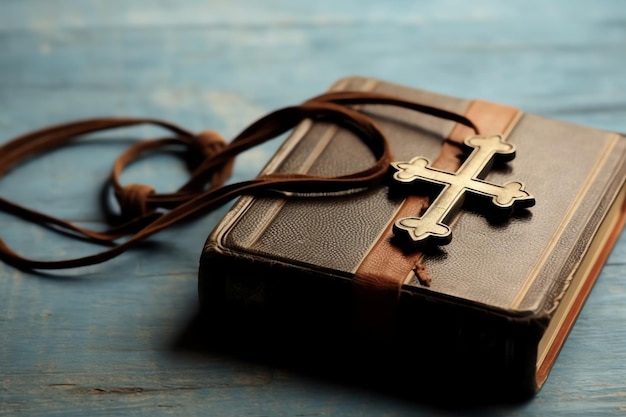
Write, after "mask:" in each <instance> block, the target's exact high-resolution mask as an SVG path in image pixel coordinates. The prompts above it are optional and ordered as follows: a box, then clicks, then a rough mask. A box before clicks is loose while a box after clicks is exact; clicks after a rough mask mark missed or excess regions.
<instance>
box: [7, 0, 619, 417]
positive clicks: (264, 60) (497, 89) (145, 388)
mask: <svg viewBox="0 0 626 417" xmlns="http://www.w3.org/2000/svg"><path fill="white" fill-rule="evenodd" d="M0 10H1V11H0V52H1V53H0V140H2V141H4V140H8V139H9V138H11V137H13V136H15V135H18V134H20V133H23V132H25V131H28V130H32V129H35V128H38V127H41V126H43V125H47V124H50V123H57V122H62V121H68V120H74V119H78V118H83V117H90V116H103V115H131V116H152V117H160V118H165V119H168V120H171V121H173V122H175V123H178V124H181V125H184V126H187V127H189V128H190V129H195V130H201V129H204V128H212V129H216V130H218V131H220V132H222V133H223V134H224V135H225V136H226V137H232V136H233V135H235V134H236V133H237V132H238V131H239V130H240V129H242V128H243V127H245V125H247V124H248V123H249V122H251V121H253V120H254V119H255V118H257V117H259V116H261V115H262V114H264V113H265V112H267V111H269V110H271V109H274V108H277V107H280V106H284V105H288V104H292V103H297V102H300V101H303V100H304V99H306V98H308V97H309V96H312V95H314V94H317V93H320V92H321V91H323V90H325V89H326V88H327V87H328V86H329V85H330V84H331V83H332V82H333V81H335V80H336V79H338V78H340V77H344V76H348V75H366V76H372V77H377V78H383V79H386V80H389V81H394V82H398V83H404V84H407V85H411V86H414V87H418V88H425V89H429V90H433V91H437V92H441V93H445V94H450V95H455V96H461V97H466V98H482V99H486V100H491V101H496V102H500V103H505V104H510V105H513V106H518V107H521V108H523V109H524V110H527V111H532V112H537V113H541V114H544V115H546V116H549V117H556V118H560V119H564V120H569V121H573V122H576V123H580V124H586V125H591V126H595V127H600V128H604V129H610V130H616V131H622V132H626V77H624V75H623V74H624V66H625V64H626V4H625V3H623V2H620V1H618V0H615V1H609V0H603V1H593V2H590V1H583V0H575V1H571V0H559V1H552V2H545V1H539V0H526V1H509V2H499V1H495V0H491V1H487V0H476V1H472V2H464V1H461V0H445V1H438V2H427V1H418V2H410V3H409V2H403V1H400V0H393V1H385V2H380V1H378V2H374V1H364V2H352V1H348V2H337V1H329V0H322V1H316V2H293V1H288V0H268V1H265V2H263V3H262V4H261V3H260V2H255V1H251V0H242V1H239V2H226V1H216V2H205V1H200V0H179V1H172V0H168V1H159V2H150V1H147V0H136V1H127V0H124V1H122V0H107V1H104V0H100V1H92V2H83V1H79V0H56V1H49V0H22V1H19V2H17V1H14V2H4V3H3V4H2V7H1V9H0ZM158 133H159V132H158V131H153V130H148V129H136V130H128V131H124V132H120V133H115V134H108V135H101V136H98V137H94V138H90V139H87V140H85V141H84V142H81V143H80V144H78V145H76V146H72V147H69V148H66V149H63V150H60V151H58V152H55V153H53V154H51V155H48V156H46V157H43V158H38V159H36V160H34V161H32V162H31V163H28V164H27V165H25V166H23V167H21V168H19V169H18V170H16V171H14V172H12V173H11V174H10V175H9V176H8V177H7V178H6V179H5V180H3V181H2V182H0V194H2V195H3V196H7V197H10V198H14V199H16V200H18V201H20V202H22V203H23V204H26V205H30V206H33V207H36V208H39V209H46V210H49V211H50V212H52V213H53V214H55V215H58V216H63V217H65V218H68V219H71V220H75V221H80V222H84V223H87V224H94V223H97V222H99V221H101V220H102V218H103V217H102V214H101V212H100V209H99V194H98V193H99V188H100V187H101V184H102V181H103V180H104V178H105V177H106V175H107V172H108V169H109V168H108V167H109V164H110V163H111V161H112V160H113V158H114V156H115V155H116V153H117V152H118V151H119V150H121V149H122V148H123V146H124V145H125V144H127V143H128V141H129V140H132V139H136V138H138V137H148V136H153V135H157V134H158ZM109 140H111V141H109ZM277 146H278V141H276V142H275V143H270V144H268V145H265V146H263V147H261V148H259V149H256V150H253V151H250V152H248V153H246V154H245V155H243V156H242V158H241V159H240V161H239V163H238V164H237V167H236V171H235V176H234V180H241V179H244V178H249V177H251V176H254V175H255V174H256V173H257V172H258V171H259V170H260V169H261V167H262V166H263V164H264V163H265V161H266V160H267V159H268V158H269V155H271V153H273V151H274V149H276V147H277ZM184 175H185V172H184V167H183V166H181V165H180V164H179V163H177V162H176V161H175V160H174V159H172V158H171V157H168V156H165V155H163V156H159V157H155V158H149V159H147V160H145V161H143V162H141V163H139V164H137V165H136V166H133V169H132V170H131V171H130V172H128V174H127V176H126V177H125V179H126V180H128V181H131V180H133V181H134V180H141V181H145V182H148V183H150V184H153V185H155V186H156V187H157V188H159V189H167V188H168V187H171V188H174V187H175V186H176V185H177V184H179V183H180V181H182V180H183V178H184ZM555 175H558V173H555ZM223 213H224V211H223V210H222V211H220V212H217V213H215V214H214V215H211V216H207V217H206V218H203V219H200V220H198V221H196V222H193V223H189V224H186V225H183V226H181V227H178V228H176V229H172V230H170V231H167V232H165V233H163V234H160V235H158V236H156V237H155V238H154V239H152V240H151V242H152V243H150V244H148V245H146V247H145V248H142V249H138V250H135V251H132V252H131V253H127V254H125V255H123V256H122V257H120V258H119V259H116V260H114V261H111V262H109V263H107V264H104V265H101V266H96V267H92V268H86V269H82V270H75V271H67V272H57V273H54V274H51V275H48V276H44V275H41V276H40V275H33V274H25V273H23V272H20V271H17V270H15V269H13V268H11V267H8V266H6V265H4V264H0V330H1V331H2V339H1V340H0V414H1V415H11V416H18V415H28V416H44V415H45V416H52V415H63V416H73V415H77V416H78V415H81V416H82V415H93V416H98V415H150V416H159V415H194V416H195V415H211V416H244V415H246V416H304V415H307V416H309V415H310V416H312V415H320V416H322V415H341V416H364V415H368V416H369V415H371V416H380V415H386V416H405V415H406V416H408V415H411V416H416V415H419V416H429V415H466V414H477V415H481V416H482V415H494V416H500V415H516V416H544V415H561V414H564V415H584V416H588V415H623V414H624V412H625V411H626V347H625V346H626V325H625V324H624V323H626V279H625V278H624V277H626V238H625V237H624V236H622V238H621V239H620V241H619V243H618V245H617V247H616V248H615V250H614V252H613V254H612V256H611V258H610V259H609V262H608V265H607V266H606V267H605V269H604V270H603V271H602V274H601V276H600V278H599V280H598V283H597V285H596V287H595V288H594V290H593V292H592V294H591V297H590V299H589V300H588V302H587V305H586V306H585V308H584V309H583V311H582V314H581V316H580V318H579V320H578V322H577V324H576V325H575V327H574V329H573V332H572V334H571V335H570V337H569V339H568V341H567V342H566V344H565V347H564V349H563V351H562V353H561V355H560V357H559V359H558V360H557V363H556V365H555V367H554V369H553V371H552V373H551V375H550V377H549V379H548V381H547V383H546V385H545V387H544V388H543V390H542V391H541V392H540V393H539V395H538V396H537V397H536V398H535V399H533V400H532V401H531V402H529V403H527V404H522V405H515V406H501V405H494V406H487V407H486V408H484V409H480V410H465V409H463V410H449V409H444V410H442V409H439V408H434V407H432V406H429V405H427V404H425V403H424V402H422V401H413V400H411V399H406V398H398V397H396V396H393V395H389V394H383V393H381V392H379V391H375V390H369V389H366V388H363V387H358V386H354V385H349V384H342V383H340V382H337V381H333V380H329V379H324V378H318V377H312V376H310V375H307V374H304V373H299V372H297V371H294V370H289V369H284V368H280V367H275V366H272V365H269V364H265V363H258V362H251V361H245V360H243V359H241V358H238V357H236V356H232V355H228V354H226V353H224V352H219V351H213V350H207V349H197V348H196V347H197V344H198V343H200V345H201V344H202V343H201V342H202V339H203V338H205V337H206V335H201V334H198V332H199V330H200V329H198V328H197V326H195V315H196V310H197V295H196V273H197V264H198V258H199V254H200V249H201V247H202V244H203V243H204V239H205V238H206V236H207V234H208V233H209V231H210V230H211V228H212V227H213V225H214V224H215V223H216V222H217V220H218V219H219V217H220V216H221V215H222V214H223ZM0 234H2V236H3V238H6V240H7V241H8V242H9V243H10V244H12V245H13V246H14V247H15V248H16V249H17V250H19V251H20V252H22V253H24V254H32V255H33V256H39V257H62V256H64V255H67V254H69V253H72V254H75V253H79V252H80V251H87V250H91V249H92V248H89V247H87V248H85V247H83V246H82V245H75V244H72V243H70V242H69V241H67V240H66V239H63V238H61V237H58V236H54V235H52V234H50V233H48V232H46V231H44V230H41V229H39V228H35V227H31V226H28V225H24V224H23V223H21V222H19V221H17V220H15V219H14V218H11V217H9V216H6V215H2V216H0ZM194 326H195V327H194ZM416 378H419V375H416ZM451 403H453V399H451Z"/></svg>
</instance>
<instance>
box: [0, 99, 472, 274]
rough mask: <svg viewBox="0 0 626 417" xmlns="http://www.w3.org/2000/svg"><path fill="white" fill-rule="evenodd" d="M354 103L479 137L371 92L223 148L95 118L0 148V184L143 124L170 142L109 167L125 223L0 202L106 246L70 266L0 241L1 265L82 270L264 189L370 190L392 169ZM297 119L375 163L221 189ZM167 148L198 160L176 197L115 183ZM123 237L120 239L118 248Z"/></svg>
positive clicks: (136, 121) (288, 111)
mask: <svg viewBox="0 0 626 417" xmlns="http://www.w3.org/2000/svg"><path fill="white" fill-rule="evenodd" d="M358 104H383V105H393V106H399V107H404V108H408V109H412V110H415V111H418V112H422V113H426V114H430V115H433V116H435V117H442V118H445V119H449V120H454V121H456V122H458V123H461V124H463V125H465V126H467V127H469V128H471V129H473V130H474V131H475V132H477V133H478V129H477V128H476V126H474V124H473V123H472V122H471V121H470V120H469V119H467V118H465V117H464V116H461V115H458V114H455V113H451V112H448V111H446V110H443V109H439V108H435V107H431V106H426V105H423V104H420V103H415V102H412V101H408V100H404V99H401V98H398V97H394V96H390V95H385V94H379V93H373V92H338V93H327V94H323V95H321V96H318V97H315V98H313V99H310V100H308V101H306V102H304V103H303V104H301V105H299V106H291V107H286V108H283V109H280V110H277V111H274V112H272V113H269V114H268V115H266V116H265V117H263V118H261V119H259V120H258V121H256V122H254V123H252V124H251V125H250V126H248V127H247V128H246V129H245V130H244V131H243V132H241V133H240V134H239V135H237V136H236V137H235V138H234V139H233V140H232V141H231V142H230V143H228V144H227V143H226V142H225V141H224V140H223V139H222V138H221V136H219V134H217V133H216V132H213V131H204V132H201V133H199V134H194V133H192V132H190V131H188V130H186V129H183V128H181V127H179V126H176V125H175V124H172V123H168V122H165V121H162V120H157V119H147V118H99V119H89V120H82V121H78V122H72V123H66V124H61V125H57V126H51V127H47V128H44V129H41V130H37V131H33V132H31V133H28V134H25V135H23V136H20V137H17V138H14V139H12V140H10V141H8V142H6V143H5V144H3V145H2V146H0V178H1V177H2V176H4V175H5V174H6V173H7V172H8V171H10V170H11V169H13V168H15V167H16V166H17V165H18V164H19V163H21V162H23V161H24V160H26V159H28V158H32V157H35V156H37V155H39V154H42V153H45V152H47V151H50V150H52V149H55V148H58V147H60V146H63V145H66V144H68V143H70V142H71V141H73V140H76V139H78V138H79V137H81V136H83V135H86V134H89V133H93V132H98V131H103V130H109V129H116V128H124V127H130V126H136V125H143V124H150V125H155V126H159V127H161V128H163V129H165V130H167V131H169V132H170V133H171V134H172V135H173V136H172V137H167V138H159V139H151V140H146V141H142V142H137V143H135V144H134V145H132V146H131V147H129V148H128V149H127V150H126V151H125V152H123V153H122V154H121V155H120V156H119V157H118V159H117V160H116V161H115V163H114V165H113V169H112V172H111V177H110V182H111V185H112V187H113V190H114V194H115V197H116V199H117V201H118V203H119V206H120V211H121V218H122V219H124V220H125V222H124V223H123V224H121V225H118V226H116V227H112V228H110V229H108V230H105V231H96V230H91V229H87V228H83V227H80V226H78V225H76V224H73V223H70V222H68V221H65V220H62V219H58V218H55V217H52V216H49V215H46V214H44V213H41V212H38V211H35V210H31V209H29V208H26V207H23V206H20V205H19V204H16V203H13V202H11V201H8V200H6V199H4V198H2V197H0V210H2V211H5V212H8V213H12V214H14V215H16V216H18V217H21V218H22V219H24V220H26V221H29V222H33V223H37V224H40V225H43V226H46V227H48V228H51V229H53V230H55V231H58V232H60V233H64V234H67V235H70V236H73V237H76V238H78V239H83V240H87V241H90V242H94V243H100V244H105V245H109V247H107V249H105V250H103V251H102V252H99V253H96V254H93V255H89V256H84V257H79V258H73V259H63V260H36V259H30V258H27V257H24V256H22V255H20V254H18V253H16V252H15V251H13V250H12V249H11V248H10V247H8V246H7V245H6V243H5V242H4V241H3V240H2V239H0V258H1V259H2V260H3V261H4V262H6V263H8V264H11V265H13V266H15V267H18V268H22V269H27V270H40V269H64V268H75V267H82V266H87V265H92V264H97V263H101V262H104V261H106V260H109V259H111V258H114V257H115V256H117V255H119V254H121V253H123V252H124V251H125V250H127V249H128V248H130V247H132V246H133V245H136V244H137V243H139V242H140V241H142V240H144V239H146V238H147V237H149V236H151V235H153V234H155V233H157V232H159V231H160V230H163V229H165V228H167V227H170V226H172V225H174V224H176V223H178V222H180V221H181V220H184V219H186V218H189V217H192V216H197V215H200V214H202V213H206V212H209V211H211V210H214V209H216V208H218V207H220V206H222V205H223V204H225V203H227V202H228V201H230V200H232V199H234V198H236V197H238V196H241V195H243V194H254V193H259V192H264V191H270V190H272V191H278V192H297V193H299V194H307V193H314V194H318V193H335V192H340V191H346V190H358V189H362V188H367V187H370V186H372V185H374V184H377V183H379V182H380V181H382V180H383V179H384V177H385V176H386V173H387V170H388V166H389V163H390V162H391V153H390V150H389V144H388V141H387V138H386V137H385V135H384V134H383V133H382V131H381V130H380V129H379V128H378V127H377V125H376V123H375V122H374V121H373V119H371V118H370V117H368V116H367V115H366V114H364V113H361V112H358V111H356V110H354V109H352V108H350V107H349V106H350V105H358ZM304 119H313V120H323V121H326V122H331V123H335V124H337V125H339V126H341V127H343V128H346V129H349V130H351V131H352V132H354V133H355V134H356V135H357V136H358V137H359V138H361V140H363V142H364V143H365V144H366V145H367V146H368V147H369V149H370V150H371V151H372V154H373V155H374V156H375V158H376V161H375V163H374V164H373V165H372V166H370V167H369V168H367V169H365V170H363V171H359V172H355V173H352V174H348V175H342V176H336V177H320V176H313V175H302V174H269V175H262V176H258V177H256V178H254V179H251V180H248V181H243V182H239V183H235V184H228V185H225V183H226V181H227V179H228V177H229V176H230V173H231V171H232V166H233V162H234V158H235V156H236V155H238V154H239V153H241V152H243V151H245V150H247V149H250V148H252V147H254V146H256V145H259V144H261V143H264V142H266V141H268V140H270V139H272V138H275V137H276V136H278V135H280V134H282V133H285V132H287V131H289V130H291V129H293V128H294V127H295V126H296V125H297V124H298V123H300V122H301V121H303V120H304ZM172 146H183V147H185V148H187V150H188V152H187V153H186V154H185V155H186V156H185V158H186V159H187V161H188V162H193V160H196V161H197V163H196V165H195V168H194V169H193V171H192V173H191V176H190V178H189V180H188V181H187V182H186V183H185V184H183V185H182V186H181V187H180V188H179V189H178V190H177V191H175V192H173V193H157V192H156V191H155V190H154V189H153V188H152V187H150V186H149V185H145V184H129V185H122V184H121V183H120V181H119V177H120V174H121V173H122V171H123V169H124V168H125V167H126V166H127V165H128V164H129V163H130V162H132V161H133V160H135V159H137V158H138V157H139V156H140V155H141V154H143V153H145V152H149V151H154V150H156V149H161V148H167V147H172ZM122 238H125V240H124V241H122V242H117V241H118V240H120V239H122Z"/></svg>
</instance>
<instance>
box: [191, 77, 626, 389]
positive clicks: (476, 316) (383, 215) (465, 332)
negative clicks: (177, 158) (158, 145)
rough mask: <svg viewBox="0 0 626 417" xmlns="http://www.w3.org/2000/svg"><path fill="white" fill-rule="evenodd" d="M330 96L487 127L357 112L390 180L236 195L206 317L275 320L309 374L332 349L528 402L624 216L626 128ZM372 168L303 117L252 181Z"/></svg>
mask: <svg viewBox="0 0 626 417" xmlns="http://www.w3.org/2000/svg"><path fill="white" fill-rule="evenodd" d="M331 90H332V91H374V92H379V93H385V94H390V95H394V96H398V97H402V98H405V99H408V100H412V101H415V102H418V103H423V104H425V105H429V106H435V107H437V108H441V109H444V110H446V111H449V112H452V113H456V114H460V115H463V116H465V117H467V118H468V119H469V120H471V121H472V122H473V123H474V124H475V125H476V127H477V128H478V130H479V131H480V132H479V133H478V134H476V132H472V131H471V129H469V128H468V127H467V126H465V125H461V124H459V123H457V122H454V121H452V120H448V119H443V118H438V117H436V116H433V115H428V114H423V113H419V112H415V111H412V110H408V109H403V108H397V107H393V106H386V105H382V104H367V105H358V106H355V107H354V108H355V109H357V110H358V111H359V112H362V113H364V114H366V115H367V116H368V117H371V118H372V119H373V120H375V122H376V124H377V125H378V126H379V127H380V129H381V130H382V131H383V132H384V133H385V135H386V137H387V138H388V139H389V142H390V144H391V151H392V154H393V161H394V163H393V164H391V165H390V167H389V176H388V180H387V181H385V182H383V183H381V184H380V185H378V186H375V187H371V188H365V189H360V190H353V191H350V192H339V193H320V194H318V195H314V196H311V195H300V194H299V193H297V192H290V193H288V192H274V193H273V192H272V191H271V190H269V191H267V192H264V193H263V194H257V195H254V196H244V197H241V198H240V199H239V200H238V201H237V202H236V203H235V204H234V205H233V206H232V208H231V209H230V210H229V211H228V213H227V214H226V216H225V217H224V218H223V220H222V221H221V222H220V223H219V224H218V225H217V227H216V228H215V230H214V231H213V232H212V233H211V234H210V236H209V238H208V240H207V243H206V246H205V248H204V251H203V253H202V256H201V260H200V272H199V290H200V298H201V302H202V306H203V309H204V310H205V311H207V312H209V313H211V314H212V315H213V316H216V315H217V316H219V317H221V318H224V320H226V318H228V322H229V326H239V325H244V324H247V325H248V328H254V329H256V330H258V332H257V335H259V334H263V332H265V331H268V330H265V329H266V328H272V329H274V330H273V331H274V332H273V333H271V334H272V335H273V336H271V338H272V340H274V341H276V340H277V339H275V338H276V337H280V338H281V342H280V343H276V344H275V345H274V347H276V345H280V344H282V345H283V348H284V350H283V354H286V355H287V354H288V355H292V356H298V352H301V356H302V357H301V361H302V362H307V361H309V362H310V363H312V364H314V365H312V367H317V366H318V365H319V366H321V365H320V364H322V363H325V362H326V361H327V359H323V360H322V359H320V357H321V356H322V355H323V354H324V355H326V354H328V355H330V356H333V355H334V356H333V357H334V362H333V364H334V365H332V366H333V367H341V366H347V365H346V364H347V363H349V362H351V361H352V365H351V366H352V367H351V368H350V369H351V371H350V372H352V371H355V370H360V372H361V374H362V375H364V374H373V373H375V374H376V375H377V378H383V379H384V378H389V379H386V381H387V382H389V381H390V380H391V379H400V380H402V381H405V380H406V381H408V382H403V383H402V384H401V385H402V386H403V387H404V388H405V389H407V390H408V391H412V392H418V391H420V392H424V391H428V392H438V393H440V394H441V393H443V392H445V395H446V396H447V397H449V398H450V397H452V398H453V397H455V396H458V395H469V396H474V395H479V394H481V393H482V394H485V393H487V392H488V393H490V394H491V395H495V396H498V397H499V398H527V397H529V396H532V395H533V394H534V393H536V392H537V391H538V390H539V389H540V388H541V386H542V385H543V384H544V382H545V381H546V378H547V377H548V374H549V372H550V369H551V367H552V365H553V363H554V361H555V360H556V358H557V355H558V352H559V350H560V349H561V347H562V346H563V344H564V342H565V340H566V337H567V334H568V332H569V331H570V329H571V328H572V326H573V324H574V322H575V320H576V317H577V315H578V313H579V311H580V309H581V308H582V306H583V304H584V302H585V299H586V298H587V295H588V294H589V292H590V290H591V288H592V286H593V283H594V281H595V280H596V278H597V276H598V275H599V273H600V271H601V268H602V266H603V264H604V262H605V260H606V258H607V257H608V254H609V252H610V250H611V248H612V246H613V244H614V243H615V241H616V239H617V238H618V236H619V234H620V232H621V230H622V227H623V225H624V219H625V195H626V194H625V193H626V191H625V188H624V184H625V179H626V164H625V157H626V138H625V137H624V136H623V135H621V134H617V133H614V132H607V131H602V130H598V129H594V128H589V127H583V126H578V125H575V124H571V123H567V122H563V121H558V120H554V119H549V118H545V117H542V116H540V115H536V114H529V113H525V112H523V111H521V110H519V109H517V108H513V107H510V106H505V105H500V104H496V103H491V102H486V101H482V100H467V99H460V98H454V97H449V96H444V95H440V94H436V93H432V92H428V91H423V90H418V89H414V88H409V87H405V86H400V85H396V84H392V83H388V82H384V81H380V80H374V79H369V78H362V77H351V78H346V79H342V80H339V81H338V82H336V83H335V84H334V85H333V86H332V87H331ZM373 160H374V157H373V156H372V155H371V152H369V150H368V149H367V147H366V146H365V145H364V144H363V143H362V142H361V141H360V140H358V139H357V138H356V136H355V134H354V133H353V132H350V131H349V130H346V129H342V128H340V127H337V126H336V125H332V124H329V123H326V122H323V121H316V120H305V121H304V122H302V123H300V124H299V125H298V126H297V127H296V128H295V129H294V130H293V131H292V133H291V134H290V135H289V137H288V138H287V139H286V140H285V142H284V143H283V145H282V146H281V147H280V149H279V151H278V152H277V153H276V154H275V156H274V157H272V158H271V160H270V161H269V163H268V164H267V165H266V167H265V168H264V169H263V172H262V174H269V173H294V174H314V175H315V174H319V175H345V174H349V173H350V172H354V171H358V170H360V169H364V168H366V167H368V166H369V165H371V164H372V161H373ZM241 329H242V328H239V330H233V331H232V332H231V333H237V332H238V331H243V330H241ZM259 329H264V330H259ZM265 334H266V335H267V334H269V333H265ZM266 339H267V338H266ZM249 342H250V343H252V346H251V348H252V349H257V348H259V349H260V345H263V344H264V343H268V341H267V340H265V341H262V340H261V339H256V340H252V341H249ZM285 346H286V347H285ZM286 352H288V353H286ZM322 352H324V353H322ZM328 360H329V361H330V360H331V359H328ZM399 374H402V375H404V377H406V378H404V377H402V378H401V377H400V376H401V375H399ZM383 375H385V376H383Z"/></svg>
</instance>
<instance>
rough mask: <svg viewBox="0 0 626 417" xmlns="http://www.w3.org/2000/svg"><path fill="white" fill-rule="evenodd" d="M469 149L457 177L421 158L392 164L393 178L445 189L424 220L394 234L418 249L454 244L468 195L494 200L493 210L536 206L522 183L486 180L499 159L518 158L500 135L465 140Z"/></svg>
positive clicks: (401, 225) (403, 223) (404, 224)
mask: <svg viewBox="0 0 626 417" xmlns="http://www.w3.org/2000/svg"><path fill="white" fill-rule="evenodd" d="M465 145H466V146H468V147H470V148H472V152H471V153H470V155H469V156H468V157H467V159H466V160H465V162H463V164H462V165H461V167H460V168H459V169H458V170H457V171H456V172H455V173H452V172H446V171H442V170H439V169H436V168H433V167H431V166H430V162H429V161H428V159H426V158H422V157H419V156H418V157H415V158H413V159H411V160H410V161H409V162H393V163H392V164H391V165H392V166H393V168H395V169H396V172H395V173H394V174H393V178H394V179H395V180H396V181H399V182H400V183H404V184H411V183H413V182H415V181H421V182H427V183H435V184H439V185H443V190H442V191H441V192H440V193H439V195H438V196H437V197H436V199H435V201H433V202H432V204H431V205H430V207H428V209H427V210H426V212H425V213H423V214H422V215H421V216H420V217H404V218H401V219H399V220H397V221H396V222H395V224H394V233H395V234H396V235H404V236H405V237H408V238H409V241H410V242H411V243H412V245H413V246H414V247H421V246H423V245H425V244H428V243H431V242H432V243H434V244H436V245H445V244H447V243H449V242H450V240H451V239H452V232H451V230H450V227H449V226H448V224H449V222H450V220H451V219H452V217H453V216H454V215H455V214H456V213H457V212H458V210H459V209H460V208H461V206H462V204H463V201H464V200H465V194H466V193H472V194H474V195H478V196H483V197H488V198H489V197H490V198H491V203H492V205H493V207H495V208H498V209H502V210H503V211H504V210H507V211H512V210H514V209H517V208H526V207H531V206H533V205H534V204H535V198H534V197H533V196H532V195H530V194H529V193H528V192H526V191H525V190H524V184H523V183H521V182H518V181H511V182H507V183H506V184H504V185H497V184H492V183H490V182H487V181H485V180H484V177H485V176H486V175H487V173H488V172H489V169H490V168H491V166H492V165H493V162H494V160H495V159H496V158H499V159H500V160H502V161H504V162H506V161H510V160H512V159H513V158H515V146H514V145H512V144H510V143H507V142H505V141H504V140H503V138H502V136H500V135H493V136H470V137H469V138H467V139H465Z"/></svg>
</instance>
